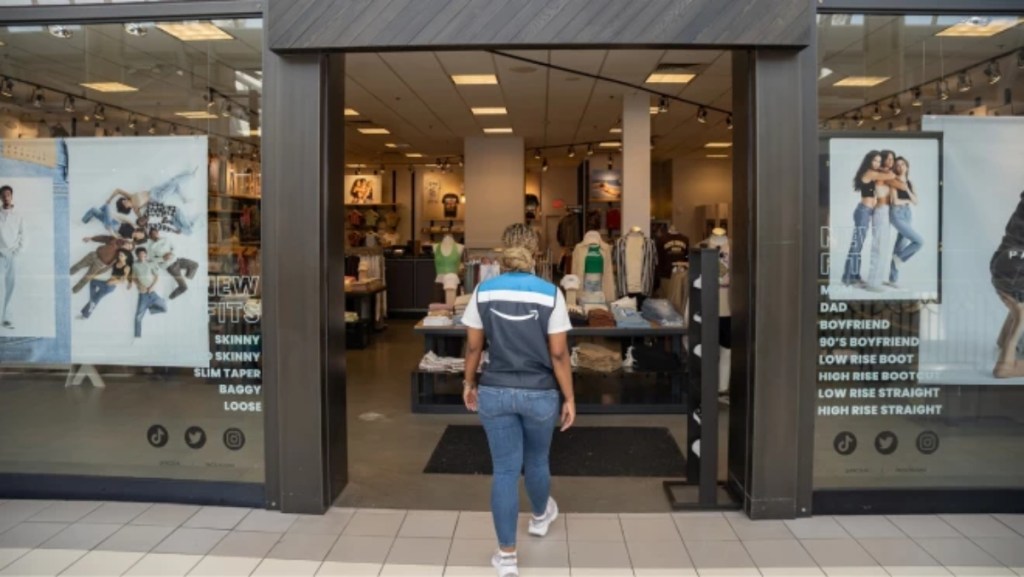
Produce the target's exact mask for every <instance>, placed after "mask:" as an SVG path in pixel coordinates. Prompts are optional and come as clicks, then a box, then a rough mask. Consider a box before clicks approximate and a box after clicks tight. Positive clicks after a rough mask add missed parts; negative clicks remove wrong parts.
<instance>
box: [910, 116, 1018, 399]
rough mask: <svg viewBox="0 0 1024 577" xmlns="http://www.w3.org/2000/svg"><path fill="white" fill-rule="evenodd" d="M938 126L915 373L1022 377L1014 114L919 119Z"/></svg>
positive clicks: (989, 380) (991, 381)
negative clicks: (938, 233)
mask: <svg viewBox="0 0 1024 577" xmlns="http://www.w3.org/2000/svg"><path fill="white" fill-rule="evenodd" d="M923 126H924V129H925V130H929V131H936V132H942V133H943V141H944V151H943V178H944V181H945V187H944V188H945V200H944V203H943V215H944V216H943V232H942V238H943V251H942V287H943V288H942V290H943V300H942V303H941V304H936V305H930V306H928V307H926V308H925V309H924V310H923V311H922V312H921V326H920V334H921V347H920V371H921V372H922V373H924V374H925V375H929V374H931V375H934V380H935V381H936V382H940V383H945V384H960V385H995V384H1013V385H1020V384H1024V362H1022V361H1021V360H1019V359H1021V358H1022V357H1024V345H1022V343H1021V340H1022V339H1021V335H1022V333H1024V162H1021V159H1022V158H1024V119H1021V118H1011V117H998V118H995V117H974V116H948V117H947V116H937V117H925V118H924V124H923Z"/></svg>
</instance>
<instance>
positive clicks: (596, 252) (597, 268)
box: [583, 244, 604, 274]
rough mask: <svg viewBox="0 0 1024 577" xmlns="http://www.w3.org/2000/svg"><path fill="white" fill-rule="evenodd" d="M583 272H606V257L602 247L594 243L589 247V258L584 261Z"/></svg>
mask: <svg viewBox="0 0 1024 577" xmlns="http://www.w3.org/2000/svg"><path fill="white" fill-rule="evenodd" d="M583 272H584V273H586V274H601V273H602V272H604V257H602V256H601V247H600V246H598V245H596V244H592V245H590V248H588V249H587V258H586V259H585V260H584V261H583Z"/></svg>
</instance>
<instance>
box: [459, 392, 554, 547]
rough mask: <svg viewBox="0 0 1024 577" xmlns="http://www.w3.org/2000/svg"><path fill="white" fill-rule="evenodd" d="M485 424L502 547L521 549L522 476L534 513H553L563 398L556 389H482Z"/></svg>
mask: <svg viewBox="0 0 1024 577" xmlns="http://www.w3.org/2000/svg"><path fill="white" fill-rule="evenodd" d="M479 393H480V397H479V402H480V421H481V422H482V423H483V425H484V431H486V432H487V444H488V445H489V446H490V448H491V462H492V464H493V466H494V481H493V483H492V485H491V515H492V516H493V517H494V530H495V532H496V533H497V534H498V545H500V546H501V547H506V548H508V547H515V545H516V521H517V519H518V518H519V473H520V471H524V470H525V476H526V494H527V495H529V497H530V507H531V509H532V510H533V514H534V515H536V516H538V517H539V516H541V515H543V514H544V512H545V511H546V510H547V505H548V496H549V495H550V494H551V469H550V467H549V464H548V455H549V453H550V450H551V437H552V435H553V434H554V431H555V424H556V423H557V422H558V417H559V410H558V409H559V405H560V402H559V401H560V398H559V396H558V391H556V390H554V389H548V390H535V389H513V388H509V387H488V386H486V385H484V386H481V387H480V389H479Z"/></svg>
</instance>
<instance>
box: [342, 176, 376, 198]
mask: <svg viewBox="0 0 1024 577" xmlns="http://www.w3.org/2000/svg"><path fill="white" fill-rule="evenodd" d="M381 194H382V191H381V178H380V175H376V174H370V175H357V174H346V175H345V204H378V203H381V202H384V201H383V200H381Z"/></svg>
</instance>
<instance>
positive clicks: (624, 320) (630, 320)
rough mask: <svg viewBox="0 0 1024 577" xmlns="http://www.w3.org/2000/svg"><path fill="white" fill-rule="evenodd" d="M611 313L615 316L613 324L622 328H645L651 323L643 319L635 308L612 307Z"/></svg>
mask: <svg viewBox="0 0 1024 577" xmlns="http://www.w3.org/2000/svg"><path fill="white" fill-rule="evenodd" d="M612 315H613V316H614V317H615V326H617V327H619V328H624V329H647V328H650V327H651V323H649V322H647V321H646V320H644V318H643V317H642V316H640V313H639V312H638V311H637V310H636V309H635V308H629V307H617V306H613V307H612Z"/></svg>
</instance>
